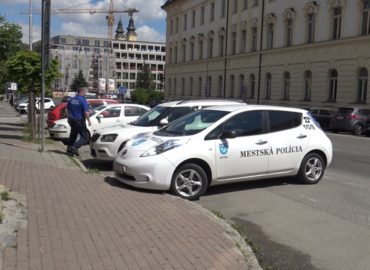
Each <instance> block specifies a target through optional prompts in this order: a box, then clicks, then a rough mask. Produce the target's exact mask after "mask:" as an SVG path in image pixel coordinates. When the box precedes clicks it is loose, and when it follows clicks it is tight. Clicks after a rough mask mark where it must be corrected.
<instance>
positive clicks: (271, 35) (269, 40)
mask: <svg viewBox="0 0 370 270" xmlns="http://www.w3.org/2000/svg"><path fill="white" fill-rule="evenodd" d="M273 47H274V24H272V23H269V24H268V26H267V49H272V48H273Z"/></svg>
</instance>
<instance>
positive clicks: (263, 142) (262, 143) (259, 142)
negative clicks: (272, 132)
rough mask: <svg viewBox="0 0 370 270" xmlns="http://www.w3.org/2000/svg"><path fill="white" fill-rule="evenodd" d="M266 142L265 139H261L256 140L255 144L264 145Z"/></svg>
mask: <svg viewBox="0 0 370 270" xmlns="http://www.w3.org/2000/svg"><path fill="white" fill-rule="evenodd" d="M266 143H267V141H262V140H260V141H258V142H256V144H257V145H264V144H266Z"/></svg>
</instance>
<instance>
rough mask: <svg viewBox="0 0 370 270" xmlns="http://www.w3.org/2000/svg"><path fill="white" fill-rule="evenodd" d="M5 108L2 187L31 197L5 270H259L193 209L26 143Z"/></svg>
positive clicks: (59, 151) (0, 133)
mask: <svg viewBox="0 0 370 270" xmlns="http://www.w3.org/2000/svg"><path fill="white" fill-rule="evenodd" d="M7 107H9V106H8V104H7V103H5V102H0V108H1V109H0V111H7V113H6V115H7V117H1V115H0V184H3V185H5V186H6V187H8V188H10V189H11V190H12V191H15V192H18V193H21V194H25V195H26V197H27V213H28V217H27V229H21V230H19V231H18V232H17V245H16V247H6V248H5V249H4V250H3V254H2V255H3V265H2V268H3V269H4V270H5V269H45V270H46V269H47V270H49V269H63V270H64V269H130V270H131V269H260V268H259V266H258V265H257V264H256V261H255V258H254V255H251V254H247V256H248V260H246V257H245V256H243V254H242V252H241V251H240V250H239V248H238V247H237V244H236V243H235V241H234V240H232V239H231V238H230V237H229V236H228V234H227V233H226V232H225V231H224V229H223V228H222V227H221V226H220V225H219V224H218V223H216V222H215V221H214V220H213V219H211V218H209V217H208V216H206V215H204V214H202V211H199V209H198V208H197V207H195V206H194V205H193V204H192V203H189V202H187V201H184V200H181V199H179V198H176V197H173V196H170V195H168V194H166V193H158V192H145V191H142V190H135V189H131V188H128V187H126V186H124V185H122V184H120V183H118V182H117V181H116V180H115V179H113V178H109V177H105V178H104V176H101V175H92V174H88V173H84V172H82V171H81V170H80V168H78V167H77V166H76V164H74V162H73V160H72V159H71V158H69V157H68V156H66V155H65V154H64V147H62V146H61V145H60V144H58V143H55V144H52V145H46V151H45V152H44V153H40V152H39V151H38V145H34V144H29V143H25V142H22V141H21V140H20V139H21V137H22V126H20V123H19V118H17V117H16V113H15V115H12V113H11V110H12V108H10V107H9V109H7ZM0 269H1V265H0Z"/></svg>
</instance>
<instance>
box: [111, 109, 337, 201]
mask: <svg viewBox="0 0 370 270" xmlns="http://www.w3.org/2000/svg"><path fill="white" fill-rule="evenodd" d="M332 156H333V149H332V143H331V141H330V140H329V138H328V137H327V136H326V135H325V133H324V132H323V131H322V130H321V128H319V126H318V125H317V124H316V122H315V120H314V119H313V118H312V117H311V116H310V115H309V113H308V112H307V111H305V110H302V109H294V108H284V107H273V106H261V105H253V106H220V107H212V108H207V109H204V110H200V111H196V112H193V113H191V114H189V115H186V116H184V117H181V118H180V119H178V120H176V121H174V122H173V123H171V124H170V125H168V126H167V127H165V128H163V129H160V130H158V131H156V132H154V133H146V134H140V135H137V136H136V137H134V138H133V139H132V140H130V141H129V142H128V143H127V144H126V146H125V147H124V148H123V149H122V150H121V152H120V153H119V154H118V156H117V158H116V159H115V161H114V164H113V168H114V171H115V176H116V177H117V179H118V180H120V181H121V182H123V183H126V184H128V185H131V186H135V187H142V188H147V189H157V190H168V189H170V190H171V191H172V193H174V194H176V195H178V196H180V197H182V198H186V199H189V200H194V199H197V198H199V196H201V195H202V194H203V193H204V192H205V191H206V189H207V187H208V186H209V185H217V184H224V183H232V182H239V181H245V180H255V179H264V178H275V177H282V176H293V175H296V176H297V179H298V180H299V181H301V182H303V183H305V184H316V183H318V182H319V181H320V180H321V179H322V177H323V175H324V171H325V169H326V168H327V167H328V166H329V165H330V163H331V161H332Z"/></svg>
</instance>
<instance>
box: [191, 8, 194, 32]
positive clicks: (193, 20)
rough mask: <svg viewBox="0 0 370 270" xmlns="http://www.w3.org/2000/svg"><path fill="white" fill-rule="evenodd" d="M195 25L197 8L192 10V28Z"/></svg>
mask: <svg viewBox="0 0 370 270" xmlns="http://www.w3.org/2000/svg"><path fill="white" fill-rule="evenodd" d="M194 27H195V10H193V11H192V12H191V28H194Z"/></svg>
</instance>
